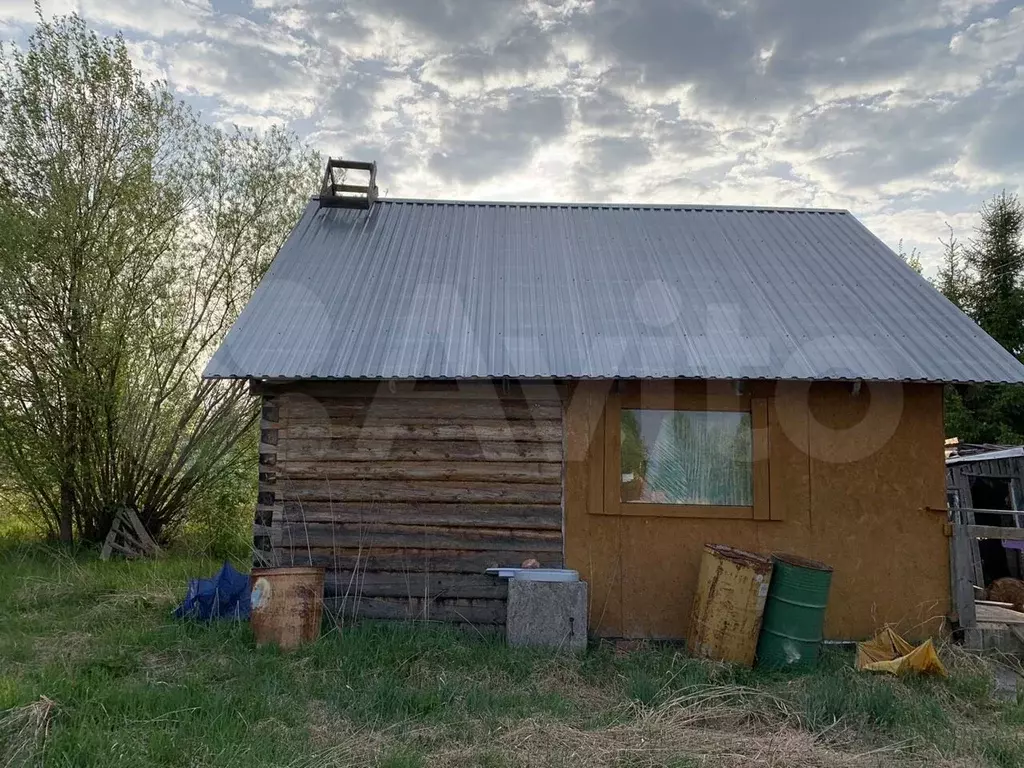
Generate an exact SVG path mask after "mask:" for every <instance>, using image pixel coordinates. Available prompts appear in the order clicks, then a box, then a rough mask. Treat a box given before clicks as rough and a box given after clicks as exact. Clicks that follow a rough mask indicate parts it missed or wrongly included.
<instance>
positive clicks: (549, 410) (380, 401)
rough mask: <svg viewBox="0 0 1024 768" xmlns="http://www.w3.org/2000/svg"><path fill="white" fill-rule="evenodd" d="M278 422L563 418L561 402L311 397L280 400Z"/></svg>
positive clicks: (547, 419)
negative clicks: (401, 418) (416, 417)
mask: <svg viewBox="0 0 1024 768" xmlns="http://www.w3.org/2000/svg"><path fill="white" fill-rule="evenodd" d="M280 409H281V411H280V414H281V415H280V421H281V422H282V425H285V424H287V423H289V422H291V421H293V420H309V419H310V418H322V417H323V416H327V417H328V418H331V419H335V418H337V419H345V418H350V419H351V418H353V417H362V419H363V420H365V419H371V420H372V419H374V418H398V417H409V416H435V417H436V416H443V417H447V418H449V419H452V420H467V419H492V420H509V421H523V420H534V419H540V420H546V421H550V420H553V419H560V418H562V405H561V403H552V402H538V403H533V402H529V401H526V400H465V399H451V398H421V397H409V398H402V399H389V398H352V399H340V398H329V399H324V400H319V401H318V400H315V399H313V398H309V397H305V396H300V397H294V396H289V397H283V398H281V402H280Z"/></svg>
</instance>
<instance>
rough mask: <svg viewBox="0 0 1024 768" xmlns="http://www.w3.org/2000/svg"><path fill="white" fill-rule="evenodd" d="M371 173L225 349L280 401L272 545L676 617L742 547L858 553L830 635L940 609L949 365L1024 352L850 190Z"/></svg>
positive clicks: (410, 600)
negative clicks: (433, 178)
mask: <svg viewBox="0 0 1024 768" xmlns="http://www.w3.org/2000/svg"><path fill="white" fill-rule="evenodd" d="M371 167H372V166H367V167H366V168H367V169H370V168H371ZM353 191H354V192H355V193H356V195H355V198H356V199H354V200H353V198H352V196H351V195H348V196H345V193H350V192H353ZM360 191H362V192H363V194H362V195H361V196H360V194H359V192H360ZM374 191H375V187H374V186H373V183H372V181H371V183H370V184H369V185H367V186H366V187H357V186H355V185H349V184H346V185H340V184H334V183H332V182H331V181H330V179H327V180H326V182H325V188H324V192H323V193H322V195H321V196H320V197H319V198H316V199H313V200H312V201H311V202H310V203H309V206H308V208H307V210H306V212H305V214H304V216H303V217H302V219H301V221H299V223H298V224H297V225H296V227H295V229H294V231H293V232H292V234H291V236H290V237H289V239H288V240H287V242H286V243H285V245H284V247H283V248H282V249H281V251H280V253H279V254H278V255H277V257H276V258H275V260H274V263H273V264H272V265H271V267H270V270H269V272H268V273H267V275H266V276H265V277H264V279H263V281H262V282H261V284H260V286H259V287H258V289H257V290H256V292H255V294H254V296H253V297H252V299H251V301H250V302H249V304H248V306H247V307H246V308H245V310H244V311H243V312H242V314H241V316H240V317H239V319H238V321H237V322H236V323H235V325H234V327H233V328H232V329H231V331H230V333H229V334H228V335H227V338H226V340H225V341H224V343H223V345H222V346H221V348H220V349H219V350H218V351H217V353H216V355H215V356H214V357H213V359H212V360H211V362H210V363H209V365H208V367H207V369H206V372H205V375H206V376H208V377H211V378H245V379H248V380H250V381H251V382H252V391H253V392H254V393H255V394H256V395H258V396H259V397H260V398H262V403H263V405H262V408H263V424H262V428H263V433H262V446H261V456H260V467H259V473H260V474H259V478H260V480H259V502H258V506H257V509H256V515H255V526H254V545H255V549H256V552H257V557H258V558H259V559H261V560H266V561H269V562H274V563H279V564H291V563H295V564H305V563H309V562H313V563H315V564H320V565H324V566H326V567H327V568H329V569H330V570H329V575H328V580H327V591H328V597H330V598H332V599H334V600H338V601H344V603H345V604H346V605H347V606H348V608H349V609H350V610H352V611H354V612H355V613H358V614H359V615H363V616H373V617H389V618H406V617H410V618H416V617H420V618H430V619H450V620H457V621H469V622H474V623H479V624H501V623H502V622H503V621H504V605H505V604H504V597H505V585H504V584H503V583H502V582H500V581H498V580H496V579H494V578H493V577H491V576H488V575H486V574H485V573H484V571H485V569H486V568H487V567H489V566H496V565H518V564H519V563H521V562H522V561H523V560H525V559H528V558H535V559H537V560H538V561H539V562H540V563H541V564H542V565H547V566H565V567H570V568H575V569H577V570H579V572H580V574H581V575H582V577H583V578H584V579H586V580H587V581H588V582H589V584H590V595H591V605H590V626H591V630H592V632H593V633H595V634H597V635H601V636H607V637H656V638H678V637H682V636H683V635H684V633H685V630H686V622H687V618H688V614H689V610H690V604H691V601H692V598H693V591H694V587H695V582H696V578H697V570H698V561H699V558H700V554H701V549H702V547H703V545H704V544H705V543H706V542H717V543H722V544H728V545H732V546H736V547H740V548H743V549H748V550H755V551H760V552H772V551H786V552H791V553H795V554H799V555H803V556H805V557H811V558H815V559H818V560H823V561H825V562H827V563H829V564H831V565H832V566H834V568H835V572H834V581H833V588H832V593H831V601H830V605H829V608H828V612H827V618H826V633H827V636H828V637H831V638H860V637H865V636H868V635H870V634H871V633H873V632H874V630H875V629H876V628H878V627H879V626H881V625H882V624H883V623H886V622H892V623H896V624H898V625H900V626H901V627H902V628H903V629H905V630H907V631H908V632H909V634H911V635H920V634H926V633H928V632H930V631H932V630H934V629H935V628H937V627H938V626H939V623H940V622H941V620H942V617H943V616H944V615H945V614H946V613H947V612H948V610H949V600H950V597H949V584H950V575H949V564H948V547H947V540H946V534H945V531H944V524H945V523H946V520H947V518H946V514H945V511H944V510H945V508H946V494H945V483H944V457H943V453H942V451H941V446H942V443H943V412H942V408H943V406H942V402H943V399H942V385H943V383H945V382H977V381H1000V382H1024V367H1022V366H1021V364H1020V363H1019V362H1018V361H1017V360H1016V359H1015V358H1014V357H1013V356H1012V355H1010V354H1009V353H1007V352H1006V351H1004V350H1003V349H1002V348H1001V347H1000V346H999V345H998V344H997V343H996V342H995V341H994V340H992V339H991V338H990V337H988V336H987V335H986V334H985V333H983V332H982V331H981V330H980V329H979V328H978V327H977V326H976V325H975V324H974V323H973V322H972V321H971V320H970V319H968V318H967V317H966V316H965V315H963V314H962V313H961V312H960V311H959V310H958V309H957V308H956V307H954V306H953V305H952V304H950V303H949V302H947V301H946V300H945V299H944V298H943V297H942V296H941V295H939V293H938V292H936V291H935V290H934V289H933V288H932V287H931V286H930V285H929V284H928V283H927V282H926V281H925V280H924V279H923V278H921V277H920V276H919V275H917V274H915V273H914V272H913V270H911V269H910V268H909V267H908V266H907V265H906V264H904V263H903V262H902V261H901V260H900V259H899V258H898V257H897V256H896V255H895V254H894V253H893V252H892V251H891V250H890V249H889V248H887V247H886V246H885V245H884V244H883V243H882V242H881V241H880V240H879V239H878V238H876V237H875V236H874V235H872V234H871V232H869V231H868V230H867V229H866V228H865V227H864V226H863V225H862V224H861V223H860V222H858V221H857V219H855V218H854V217H853V216H852V215H851V214H850V213H849V212H846V211H839V210H805V209H789V208H786V209H769V208H755V207H715V206H700V205H691V206H677V205H609V204H592V205H576V204H560V203H556V204H537V203H494V202H444V201H432V200H392V199H385V200H377V199H375V198H376V195H375V193H374Z"/></svg>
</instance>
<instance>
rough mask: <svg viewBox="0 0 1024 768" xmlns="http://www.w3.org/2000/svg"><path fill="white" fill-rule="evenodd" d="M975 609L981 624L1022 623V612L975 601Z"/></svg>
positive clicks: (1023, 614)
mask: <svg viewBox="0 0 1024 768" xmlns="http://www.w3.org/2000/svg"><path fill="white" fill-rule="evenodd" d="M975 611H976V615H977V619H978V622H979V623H981V624H1024V613H1021V612H1020V611H1015V610H1013V609H1012V608H1004V607H1002V606H998V605H989V604H986V603H981V602H979V603H976V604H975Z"/></svg>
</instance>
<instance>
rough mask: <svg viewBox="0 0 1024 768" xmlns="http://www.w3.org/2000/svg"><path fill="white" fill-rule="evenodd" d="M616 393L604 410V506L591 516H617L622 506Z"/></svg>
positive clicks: (617, 400) (619, 437)
mask: <svg viewBox="0 0 1024 768" xmlns="http://www.w3.org/2000/svg"><path fill="white" fill-rule="evenodd" d="M620 404H621V398H620V397H619V394H618V392H612V393H611V394H609V395H608V400H607V402H606V404H605V409H604V472H603V475H604V477H603V481H604V482H603V485H604V504H603V505H602V506H601V507H600V508H599V509H592V510H590V513H591V514H595V513H596V514H603V515H617V514H619V507H620V506H622V504H621V499H622V438H621V434H622V410H621V405H620Z"/></svg>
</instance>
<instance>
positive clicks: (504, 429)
mask: <svg viewBox="0 0 1024 768" xmlns="http://www.w3.org/2000/svg"><path fill="white" fill-rule="evenodd" d="M279 434H280V440H288V439H301V438H339V439H342V440H367V439H369V440H377V441H380V440H442V441H454V440H471V441H476V442H529V443H559V444H560V443H561V442H562V423H561V422H560V421H557V420H550V421H537V422H529V421H511V422H508V421H502V420H500V419H481V420H474V421H468V422H465V423H461V424H452V423H451V422H450V421H449V420H448V419H447V418H445V419H419V420H418V421H415V422H410V421H408V420H406V419H396V420H386V421H385V420H380V419H375V420H373V421H372V422H371V421H367V422H366V423H365V424H362V425H359V424H352V423H341V424H338V423H334V422H329V423H326V424H325V423H323V421H322V420H319V419H318V420H314V421H310V422H304V421H299V420H297V419H292V420H291V421H289V422H288V425H287V426H286V427H283V428H282V429H280V430H279Z"/></svg>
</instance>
